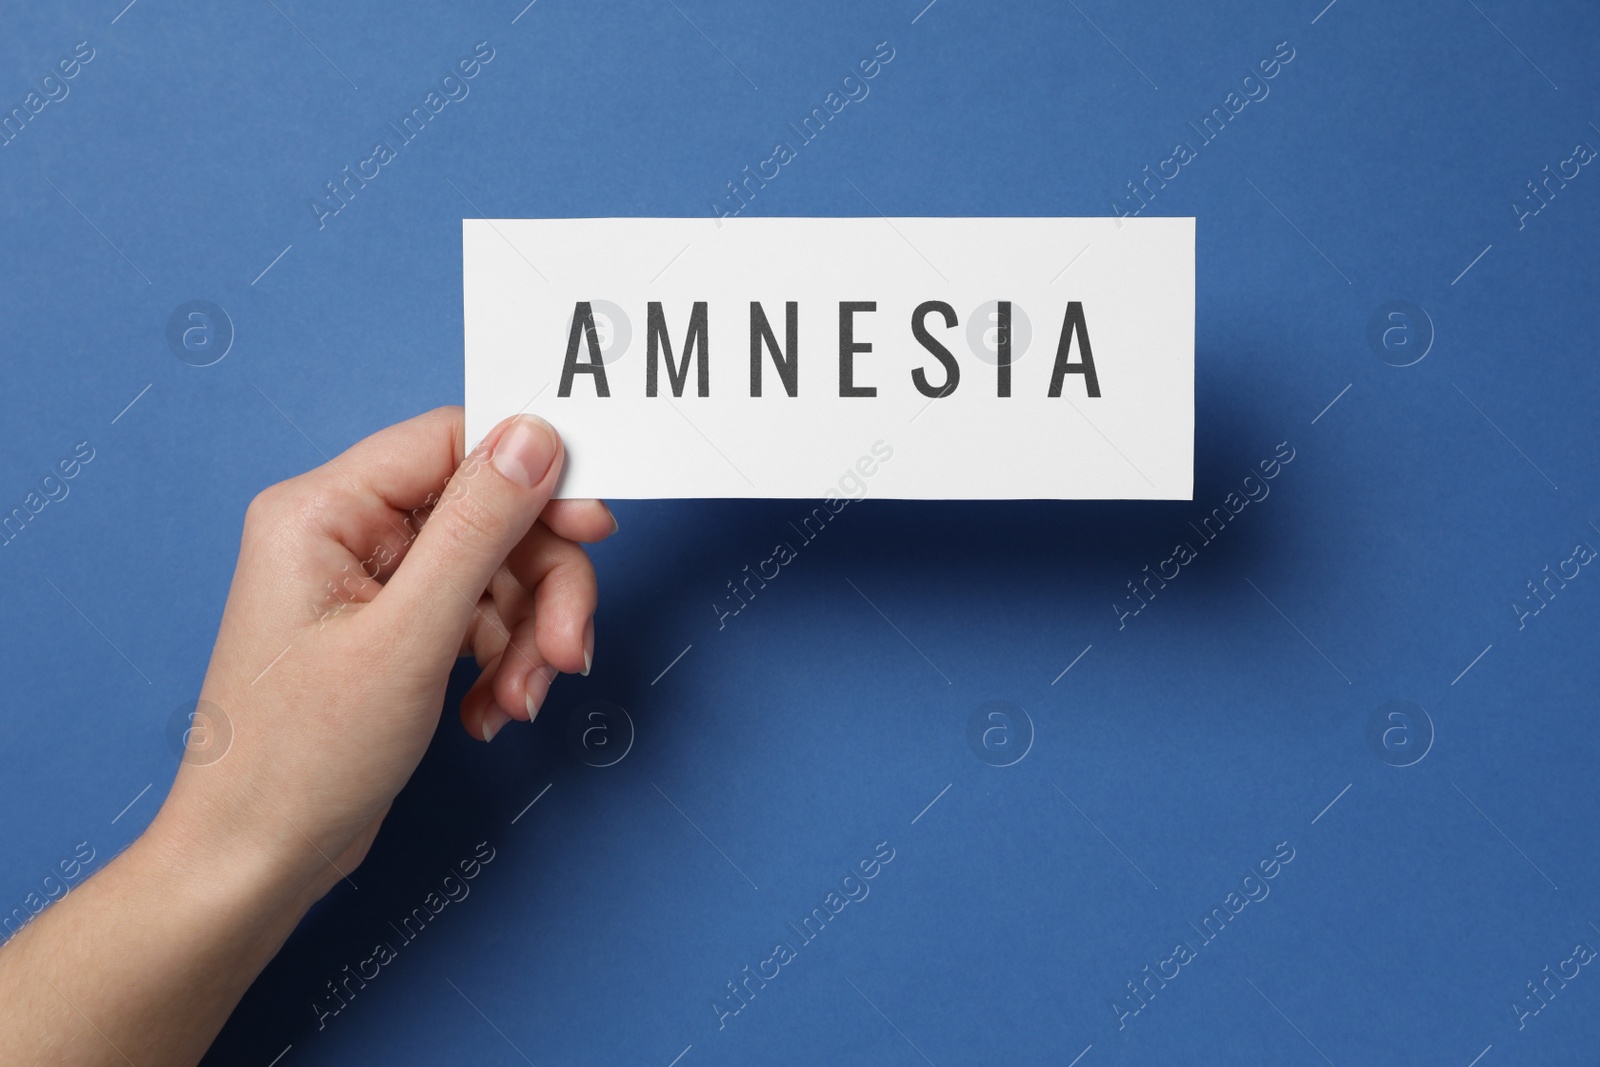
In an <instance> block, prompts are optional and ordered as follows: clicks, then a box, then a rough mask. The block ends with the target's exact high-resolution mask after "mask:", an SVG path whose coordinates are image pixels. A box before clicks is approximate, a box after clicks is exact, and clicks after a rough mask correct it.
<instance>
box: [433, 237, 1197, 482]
mask: <svg viewBox="0 0 1600 1067" xmlns="http://www.w3.org/2000/svg"><path fill="white" fill-rule="evenodd" d="M1194 264H1195V260H1194V219H1192V218H1137V219H1135V218H1128V219H1110V218H895V219H889V218H842V219H800V218H738V219H734V218H729V219H714V218H704V219H644V218H632V219H467V220H464V221H463V222H462V281H463V291H464V298H465V305H466V407H467V438H468V442H469V443H473V442H476V441H478V440H481V439H482V437H483V435H484V434H486V433H488V431H489V430H490V429H491V428H493V426H494V425H495V424H496V423H497V422H499V421H500V420H501V419H503V418H505V417H506V416H508V415H512V414H514V413H516V412H519V411H530V412H534V413H536V414H539V415H541V416H543V417H544V418H546V419H548V420H550V422H551V423H553V424H554V425H555V426H556V428H557V429H558V430H559V431H560V432H561V435H562V438H563V440H564V441H565V442H566V448H567V461H566V468H565V471H564V473H563V475H562V479H561V484H560V487H559V491H558V495H559V496H562V497H601V498H606V497H610V498H644V497H802V498H811V499H815V498H823V497H829V496H843V497H860V496H872V497H886V498H909V499H972V500H1000V499H1019V498H1046V499H1132V498H1137V499H1152V500H1157V499H1159V500H1188V499H1190V498H1191V495H1192V491H1193V477H1194ZM591 321H592V323H593V326H592V328H591V327H590V322H591ZM752 351H754V355H753V354H752ZM753 394H758V395H753Z"/></svg>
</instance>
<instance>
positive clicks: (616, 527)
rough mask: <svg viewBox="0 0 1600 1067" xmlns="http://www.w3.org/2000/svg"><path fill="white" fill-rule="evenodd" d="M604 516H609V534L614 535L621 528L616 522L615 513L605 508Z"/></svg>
mask: <svg viewBox="0 0 1600 1067" xmlns="http://www.w3.org/2000/svg"><path fill="white" fill-rule="evenodd" d="M606 514H607V515H610V516H611V532H612V533H616V532H617V531H618V530H620V529H621V528H622V527H621V525H620V524H619V523H618V522H617V513H616V512H614V511H612V510H611V509H610V508H606Z"/></svg>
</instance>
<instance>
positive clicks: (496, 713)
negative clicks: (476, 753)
mask: <svg viewBox="0 0 1600 1067" xmlns="http://www.w3.org/2000/svg"><path fill="white" fill-rule="evenodd" d="M510 721H511V716H510V715H507V714H506V712H505V709H504V708H502V707H501V706H500V705H498V704H490V705H489V710H488V711H485V712H484V713H483V739H484V740H485V741H493V740H494V735H495V734H497V733H499V732H500V727H502V726H504V725H505V724H506V723H508V722H510Z"/></svg>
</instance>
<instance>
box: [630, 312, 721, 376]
mask: <svg viewBox="0 0 1600 1067" xmlns="http://www.w3.org/2000/svg"><path fill="white" fill-rule="evenodd" d="M647 332H648V334H649V341H648V348H649V361H648V362H647V363H646V365H645V377H644V394H645V396H655V395H657V371H658V369H659V362H660V360H659V357H660V356H662V355H663V354H664V355H665V357H666V361H667V377H668V378H669V379H671V381H672V395H673V396H682V395H683V387H684V384H685V383H686V382H688V380H689V362H690V361H691V360H693V361H694V363H695V366H696V368H697V370H698V373H697V375H696V378H695V380H696V383H697V384H698V386H699V394H700V395H701V396H707V395H709V394H710V390H711V374H710V366H709V365H708V364H707V362H706V347H707V346H706V302H705V301H704V300H696V301H695V302H694V310H693V311H692V312H690V314H689V332H688V334H687V336H685V337H684V339H683V360H682V362H681V363H674V362H673V361H672V338H671V337H669V336H668V335H667V317H666V315H665V314H664V313H663V312H662V310H661V301H659V300H652V301H650V304H649V326H648V331H647Z"/></svg>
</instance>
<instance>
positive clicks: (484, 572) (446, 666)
mask: <svg viewBox="0 0 1600 1067" xmlns="http://www.w3.org/2000/svg"><path fill="white" fill-rule="evenodd" d="M462 438H463V426H462V418H461V410H460V409H459V408H441V409H439V410H438V411H433V412H430V413H428V414H426V415H422V416H419V417H418V418H415V419H412V420H410V421H409V422H404V423H401V424H400V425H398V426H394V427H391V428H390V429H387V430H384V431H383V432H382V433H378V434H375V435H373V436H372V437H369V438H367V439H366V440H365V441H362V442H360V443H359V444H357V445H356V446H355V447H354V448H352V449H350V451H348V452H346V453H345V454H344V455H342V456H340V457H339V458H338V459H336V460H332V461H330V462H329V463H328V464H327V465H326V466H323V467H318V468H317V469H316V470H313V471H311V472H309V473H307V474H302V475H301V476H300V477H298V478H292V479H290V480H289V481H287V482H284V483H282V484H281V485H275V486H273V487H271V488H270V489H267V490H266V491H264V492H263V493H261V495H259V496H258V497H256V499H255V500H254V501H253V502H252V503H251V505H250V509H249V511H248V512H246V514H245V523H244V539H243V543H242V544H241V545H240V548H239V565H238V568H237V569H236V570H235V571H234V575H233V587H232V589H231V590H230V591H229V593H228V603H227V606H226V607H225V608H224V609H223V612H222V626H221V630H220V632H219V633H218V635H217V643H216V647H215V648H214V649H213V651H212V654H211V666H210V668H209V669H208V670H207V672H206V680H205V684H204V686H203V687H202V688H201V692H200V696H201V700H202V701H204V702H205V703H206V705H209V707H202V708H201V709H200V710H201V711H204V712H206V713H207V714H208V715H215V716H216V717H217V719H218V720H219V721H218V722H215V723H212V724H211V732H210V733H209V734H208V735H200V734H195V733H191V735H190V738H189V753H188V757H187V758H186V759H185V760H184V763H183V765H182V766H181V767H180V768H179V771H178V778H177V781H176V782H175V783H174V784H173V787H172V792H171V793H170V794H169V795H168V796H167V799H166V802H165V803H164V804H162V806H161V811H160V812H159V813H158V814H157V816H156V819H155V822H153V823H152V824H151V825H150V827H149V829H148V830H146V831H145V833H144V834H143V835H142V836H140V838H139V839H138V840H136V841H135V842H134V843H133V844H132V845H131V846H130V847H129V848H128V849H127V850H126V851H124V852H122V853H121V854H120V855H118V856H117V857H116V858H114V859H113V860H112V861H111V862H110V863H109V864H107V865H106V867H105V868H104V869H103V870H101V871H98V872H96V873H95V875H94V876H93V877H91V878H89V879H88V880H87V881H86V882H84V883H83V884H82V885H80V886H79V887H78V888H77V889H74V890H73V892H72V893H71V895H70V896H68V897H66V898H64V899H62V900H61V901H60V902H58V903H57V904H56V905H55V906H53V907H51V908H50V909H48V910H47V911H45V912H44V914H42V915H40V916H39V918H38V919H37V920H35V921H34V922H33V923H31V924H29V925H28V926H27V927H25V928H24V929H23V930H22V932H21V933H19V934H18V935H17V936H16V937H15V938H13V939H12V940H11V941H10V942H8V943H7V944H5V945H4V946H3V948H0V1004H4V1005H5V1006H6V1010H5V1011H4V1012H0V1062H4V1063H23V1062H26V1063H44V1062H49V1063H71V1064H73V1065H75V1067H91V1065H92V1067H99V1065H102V1064H103V1065H106V1067H116V1065H121V1064H125V1063H130V1062H137V1063H145V1064H150V1063H161V1064H169V1065H186V1064H193V1063H196V1062H198V1061H199V1059H200V1057H201V1056H202V1055H203V1054H204V1053H205V1050H206V1047H207V1046H208V1045H209V1044H210V1043H211V1040H212V1038H213V1037H215V1036H216V1033H217V1031H218V1030H219V1029H220V1028H221V1026H222V1024H223V1022H224V1020H226V1019H227V1017H228V1013H229V1012H231V1011H232V1010H233V1007H234V1005H235V1004H237V1003H238V1001H239V998H240V997H241V996H243V995H244V991H245V989H246V988H248V986H249V984H250V983H251V982H252V981H254V980H255V977H256V975H257V974H259V973H260V971H261V968H262V967H264V966H265V965H266V963H267V961H268V960H270V959H271V958H272V956H273V955H274V954H275V953H276V952H277V951H278V948H279V947H280V946H281V945H282V944H283V942H284V939H285V938H287V937H288V936H289V934H290V932H291V931H292V930H293V929H294V927H295V924H296V923H298V922H299V920H300V918H301V916H303V915H304V914H305V911H306V909H307V908H309V907H310V906H311V904H312V903H313V902H314V901H316V900H317V899H318V898H319V897H321V896H322V895H323V894H324V893H326V892H327V891H328V889H329V888H331V887H332V886H333V885H334V884H335V883H337V882H338V880H339V879H340V878H343V877H347V876H348V874H349V872H350V871H352V870H354V869H355V867H356V865H357V864H359V863H360V862H361V860H362V858H363V857H365V856H366V853H367V848H368V847H369V846H370V845H371V843H372V839H373V837H374V836H375V835H376V834H377V832H378V826H379V824H380V823H381V822H382V821H383V816H384V814H385V812H387V811H388V810H389V804H390V802H391V801H393V800H394V797H395V794H396V793H398V792H399V791H400V789H401V787H402V786H404V785H405V783H406V780H407V779H408V778H410V777H411V772H412V771H413V770H415V769H416V766H417V763H418V761H420V760H421V759H422V754H423V752H424V750H426V749H427V747H428V741H429V739H430V738H431V737H432V736H433V733H434V730H435V728H436V727H437V726H438V722H439V708H440V705H441V703H442V702H443V700H444V692H445V683H446V679H447V678H448V676H449V673H450V667H451V665H452V664H453V663H454V662H455V660H456V659H457V658H458V657H459V656H461V655H466V654H471V655H473V656H475V657H476V658H477V660H478V664H479V666H481V667H483V668H484V670H483V674H482V676H481V677H480V678H479V679H478V681H477V683H476V684H475V685H474V686H473V687H472V689H471V690H470V691H469V692H468V694H467V696H466V697H465V699H463V701H462V704H461V721H462V723H463V725H465V726H466V728H467V732H468V733H470V734H471V735H472V736H474V737H480V738H483V739H484V740H485V741H487V740H489V739H491V738H493V737H494V735H495V734H496V733H497V732H498V731H499V730H500V729H501V727H503V726H505V725H506V724H507V723H508V722H510V721H511V720H512V719H531V718H532V717H533V716H534V715H535V714H536V713H537V712H538V710H539V704H540V702H541V701H543V700H544V697H545V694H546V693H547V692H548V691H549V688H550V683H551V681H552V680H554V678H555V676H556V674H557V673H558V672H560V671H567V672H573V671H581V672H583V673H588V670H589V664H590V663H591V662H592V659H593V656H594V609H595V581H594V568H593V567H591V566H590V565H589V560H588V557H587V556H585V555H584V553H583V550H582V549H581V548H579V547H578V544H577V542H580V541H598V540H600V539H601V538H603V537H607V536H609V535H610V534H611V533H612V532H614V531H615V530H616V520H615V519H613V518H612V517H611V513H610V511H608V510H607V509H606V507H605V505H603V504H601V503H599V502H598V501H594V500H582V501H572V500H567V501H555V502H551V500H550V494H551V492H552V491H554V489H555V486H556V482H557V480H558V479H559V478H560V476H561V464H562V460H563V456H564V453H563V452H562V447H561V439H560V438H559V437H557V436H556V433H555V431H554V430H553V429H551V428H550V426H549V424H548V423H546V422H544V420H542V419H537V418H533V417H531V416H521V417H518V418H513V419H509V420H507V421H506V422H503V423H501V424H500V425H499V426H497V427H496V428H495V429H494V430H493V431H491V432H490V434H489V436H488V437H486V438H485V439H484V442H483V444H481V445H480V446H478V448H476V449H474V451H473V453H472V455H470V456H466V457H465V459H464V460H463V452H464V451H465V448H464V442H463V439H462ZM230 733H231V738H230V739H229V740H227V742H226V748H223V747H222V745H223V738H224V737H227V735H228V734H230ZM202 737H203V738H204V740H197V738H202ZM208 744H215V745H217V748H216V749H209V748H207V747H206V746H207V745H208Z"/></svg>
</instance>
